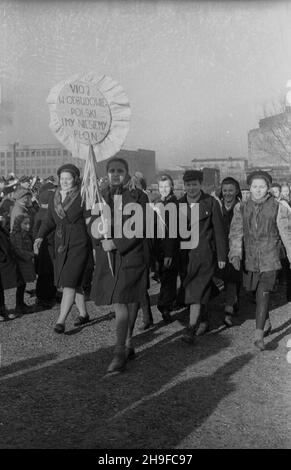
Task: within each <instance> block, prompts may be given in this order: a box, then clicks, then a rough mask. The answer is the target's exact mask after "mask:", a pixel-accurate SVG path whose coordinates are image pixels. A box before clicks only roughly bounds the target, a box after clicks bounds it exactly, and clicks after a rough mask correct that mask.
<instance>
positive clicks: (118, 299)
mask: <svg viewBox="0 0 291 470" xmlns="http://www.w3.org/2000/svg"><path fill="white" fill-rule="evenodd" d="M103 197H104V199H105V201H106V203H107V204H108V205H109V206H111V208H112V202H111V200H110V196H109V192H108V191H105V192H104V193H103ZM121 197H122V207H123V208H124V206H125V205H126V204H128V203H138V204H140V205H141V206H142V207H143V209H144V207H145V204H146V203H147V201H148V198H147V196H146V195H145V194H144V193H143V191H141V190H140V189H135V190H132V191H130V190H129V189H123V191H122V194H121ZM111 214H112V222H111V223H112V226H113V225H114V217H113V214H114V213H113V210H111ZM143 214H144V210H143ZM129 217H130V216H126V215H124V214H123V215H122V226H124V223H125V221H126V220H127V219H128V218H129ZM95 220H96V218H95ZM93 223H94V218H93V217H92V220H91V222H90V226H91V227H92V225H93ZM112 239H113V242H114V244H115V246H116V248H117V249H116V250H114V251H111V252H110V257H111V260H112V265H113V270H114V277H113V276H112V274H111V272H110V269H109V264H108V258H107V253H106V252H105V251H104V250H103V248H102V244H101V242H100V240H97V239H93V246H94V249H95V270H94V274H93V281H92V290H91V299H92V300H94V302H95V304H96V305H111V304H114V303H121V304H128V303H132V302H141V303H145V301H146V294H147V287H148V268H149V252H148V245H147V243H146V240H145V239H144V238H132V239H129V238H126V237H125V236H124V234H123V236H122V238H115V237H114V233H113V238H112Z"/></svg>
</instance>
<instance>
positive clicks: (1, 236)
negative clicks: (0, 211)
mask: <svg viewBox="0 0 291 470" xmlns="http://www.w3.org/2000/svg"><path fill="white" fill-rule="evenodd" d="M3 226H5V218H4V217H3V216H1V221H0V321H3V320H6V319H7V313H6V310H5V297H4V291H5V290H6V289H13V288H15V287H17V286H18V285H19V284H21V281H20V275H19V271H18V267H17V264H16V259H15V254H14V252H13V249H12V245H11V242H10V239H9V232H8V231H7V230H5V228H4V227H3ZM8 318H10V319H11V320H12V319H14V318H16V315H15V314H13V313H10V314H9V315H8Z"/></svg>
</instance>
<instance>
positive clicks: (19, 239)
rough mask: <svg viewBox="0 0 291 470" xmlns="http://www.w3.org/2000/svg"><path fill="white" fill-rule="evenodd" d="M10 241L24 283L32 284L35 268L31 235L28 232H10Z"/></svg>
mask: <svg viewBox="0 0 291 470" xmlns="http://www.w3.org/2000/svg"><path fill="white" fill-rule="evenodd" d="M10 239H11V243H12V246H13V250H14V252H15V254H16V260H17V264H18V267H19V270H20V273H21V276H22V278H23V280H24V282H25V283H26V282H33V281H34V280H35V268H34V254H33V243H32V237H31V235H30V234H29V233H28V232H17V233H14V232H12V234H11V235H10Z"/></svg>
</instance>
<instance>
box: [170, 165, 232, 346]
mask: <svg viewBox="0 0 291 470" xmlns="http://www.w3.org/2000/svg"><path fill="white" fill-rule="evenodd" d="M183 179H184V185H185V191H186V194H185V196H183V197H182V198H181V199H179V203H182V202H183V203H186V204H187V208H188V217H189V220H188V225H189V226H190V222H191V223H192V224H193V223H194V224H195V221H191V220H190V215H191V205H192V204H195V203H199V241H198V246H197V247H196V248H193V249H189V250H181V251H182V257H183V259H184V263H185V266H187V271H186V273H185V278H184V280H183V287H184V289H185V304H186V305H187V304H188V305H190V324H189V327H188V329H187V331H186V333H185V334H184V336H183V340H184V341H186V342H187V343H192V342H193V340H194V337H195V333H196V332H197V329H198V328H199V321H200V317H201V306H203V308H204V309H205V308H206V305H207V303H208V301H209V298H210V293H211V285H212V278H213V275H214V272H215V269H216V266H217V264H218V267H219V268H220V269H223V268H224V267H225V262H226V256H227V250H226V236H225V231H224V227H223V220H222V213H221V209H220V206H219V202H218V201H217V200H216V199H215V198H213V197H212V196H210V195H209V194H205V193H204V192H203V191H202V190H201V185H202V179H203V174H202V172H200V171H195V170H187V171H186V172H185V174H184V177H183ZM207 327H208V325H207V322H206V321H205V327H204V328H205V329H206V328H207Z"/></svg>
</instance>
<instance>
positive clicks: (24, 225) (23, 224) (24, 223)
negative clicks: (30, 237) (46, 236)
mask: <svg viewBox="0 0 291 470" xmlns="http://www.w3.org/2000/svg"><path fill="white" fill-rule="evenodd" d="M20 228H21V230H23V231H24V232H29V230H30V220H29V219H24V220H23V221H22V222H21V224H20Z"/></svg>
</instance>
